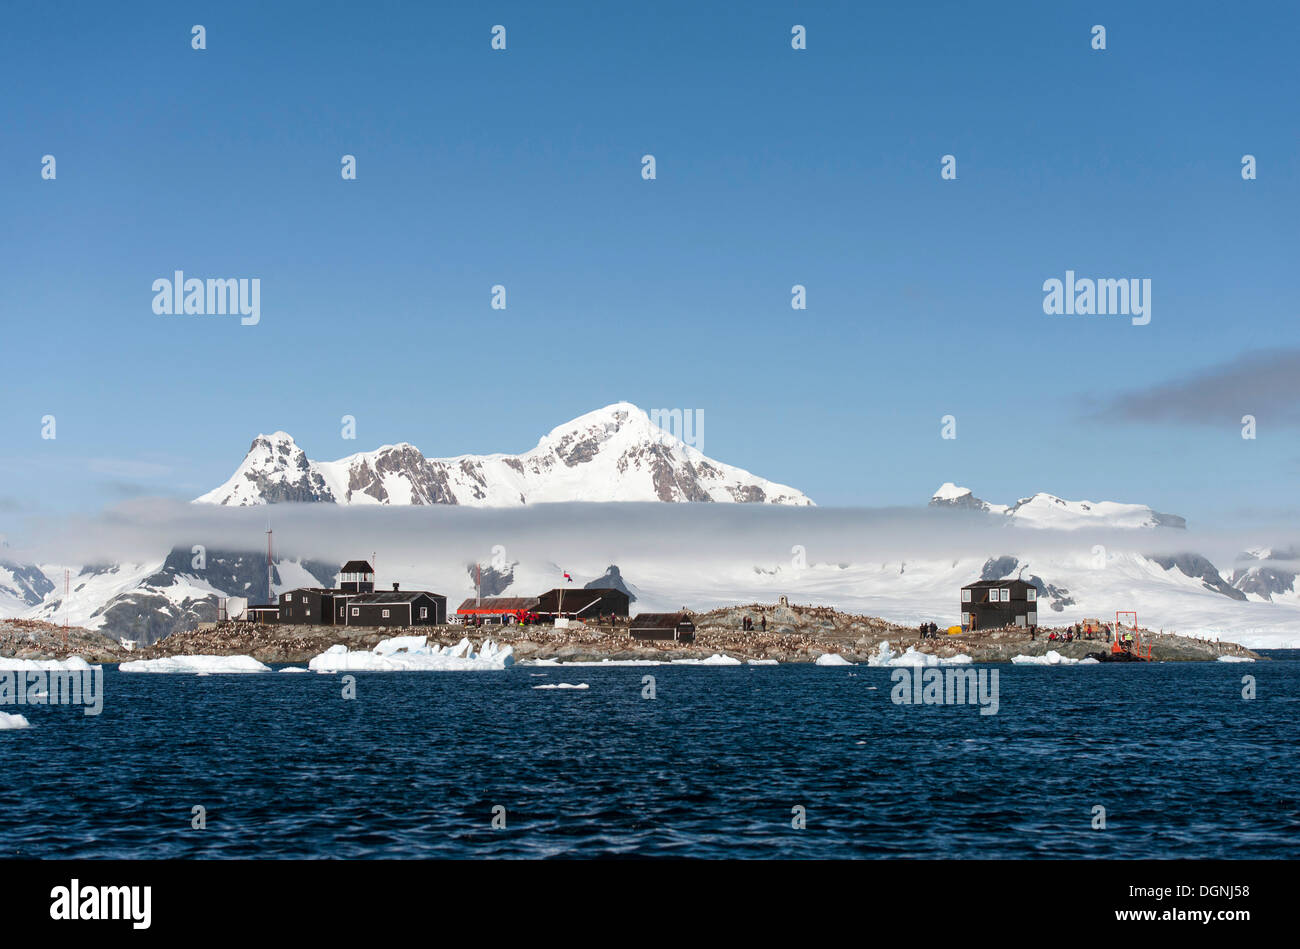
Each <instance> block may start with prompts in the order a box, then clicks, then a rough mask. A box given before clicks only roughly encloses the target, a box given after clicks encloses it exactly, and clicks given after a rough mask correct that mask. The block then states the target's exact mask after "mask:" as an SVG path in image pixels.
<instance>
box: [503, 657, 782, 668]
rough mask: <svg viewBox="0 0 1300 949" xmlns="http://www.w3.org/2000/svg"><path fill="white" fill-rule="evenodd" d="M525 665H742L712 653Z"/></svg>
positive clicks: (772, 661)
mask: <svg viewBox="0 0 1300 949" xmlns="http://www.w3.org/2000/svg"><path fill="white" fill-rule="evenodd" d="M749 661H750V662H751V663H753V664H756V665H767V664H769V663H770V664H772V665H776V660H775V659H757V660H755V659H751V660H749ZM524 664H525V665H530V666H565V667H566V668H567V667H569V666H573V667H578V666H597V667H600V668H605V669H615V668H619V667H622V666H740V665H744V663H742V662H741V661H740V660H739V659H735V658H733V657H731V656H724V655H722V654H721V653H714V654H713V655H712V656H709V658H707V659H601V660H598V661H597V660H589V659H579V660H575V661H573V662H565V661H563V660H561V659H525V660H524Z"/></svg>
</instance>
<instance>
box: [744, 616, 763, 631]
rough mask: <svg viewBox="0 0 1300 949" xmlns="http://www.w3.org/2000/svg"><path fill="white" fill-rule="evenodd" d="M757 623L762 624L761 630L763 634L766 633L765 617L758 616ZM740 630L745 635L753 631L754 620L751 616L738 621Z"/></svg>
mask: <svg viewBox="0 0 1300 949" xmlns="http://www.w3.org/2000/svg"><path fill="white" fill-rule="evenodd" d="M758 621H759V622H760V623H761V624H762V630H763V632H765V633H766V632H767V617H766V616H763V615H760V616H759V617H758ZM740 628H741V630H742V631H744V632H746V633H748V632H752V631H753V629H754V618H753V617H752V616H746V617H744V618H743V619H742V620H741V621H740Z"/></svg>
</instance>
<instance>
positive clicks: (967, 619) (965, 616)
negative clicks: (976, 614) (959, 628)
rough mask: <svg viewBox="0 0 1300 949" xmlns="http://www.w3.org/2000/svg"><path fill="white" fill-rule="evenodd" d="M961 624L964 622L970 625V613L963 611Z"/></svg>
mask: <svg viewBox="0 0 1300 949" xmlns="http://www.w3.org/2000/svg"><path fill="white" fill-rule="evenodd" d="M961 624H962V625H963V626H969V625H970V614H969V613H963V614H961Z"/></svg>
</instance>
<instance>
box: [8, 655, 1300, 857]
mask: <svg viewBox="0 0 1300 949" xmlns="http://www.w3.org/2000/svg"><path fill="white" fill-rule="evenodd" d="M1272 655H1273V656H1274V657H1275V659H1274V661H1271V662H1256V663H1253V664H1247V663H1240V664H1236V663H1232V664H1230V663H1170V664H1155V665H1151V666H1137V665H1100V666H1097V665H1093V666H1082V667H1079V666H1076V667H1057V668H1041V667H1018V666H1010V665H999V666H994V667H988V668H996V669H997V670H998V672H999V693H1000V694H999V709H998V712H997V714H996V715H985V716H981V715H980V714H978V706H969V705H967V706H933V705H931V706H925V705H921V706H916V705H912V706H904V705H895V704H894V703H893V702H891V700H890V694H891V693H890V689H891V681H890V670H888V669H872V668H866V667H854V668H818V667H814V666H803V665H788V666H780V667H775V668H773V667H749V666H741V667H720V668H711V667H672V666H659V667H653V668H646V667H621V668H604V669H597V668H590V667H581V668H577V667H575V668H569V669H564V668H555V667H550V668H545V667H542V668H539V667H528V666H515V667H513V668H511V669H509V670H507V671H504V672H473V673H466V672H445V673H357V674H356V679H357V697H356V699H355V700H344V699H343V698H342V697H341V688H342V686H341V684H340V679H341V677H340V676H338V675H317V674H304V675H288V674H280V673H276V674H272V675H229V676H217V675H213V676H201V677H196V676H189V675H140V674H122V673H119V672H117V671H116V669H115V668H114V667H107V668H106V669H105V686H104V687H105V695H106V699H105V707H104V711H103V714H102V715H100V716H98V717H87V716H85V715H83V714H82V712H81V710H80V709H74V708H30V707H29V708H26V709H13V708H9V709H7V710H8V711H21V712H22V713H23V714H25V715H26V716H27V717H28V718H29V719H30V720H31V722H32V726H33V727H31V728H29V729H23V730H9V731H0V753H2V754H3V756H4V765H3V778H0V785H2V788H0V848H2V851H3V854H4V855H5V856H8V857H36V858H56V857H58V858H84V857H91V858H99V857H119V858H121V857H124V858H137V857H205V858H214V857H215V858H223V857H273V858H274V857H326V858H328V857H336V858H356V857H389V858H392V857H462V858H465V857H468V858H478V857H598V856H600V857H609V856H637V857H708V858H717V857H739V858H813V857H819V858H841V857H863V858H872V857H934V858H947V857H956V858H962V857H970V858H975V857H979V858H1022V857H1030V858H1033V857H1108V858H1148V857H1154V858H1200V857H1227V858H1278V859H1282V858H1285V859H1296V858H1300V802H1298V801H1297V796H1298V795H1300V756H1297V754H1296V749H1295V742H1296V738H1297V735H1300V729H1297V723H1298V721H1300V654H1298V653H1296V652H1294V651H1288V652H1276V653H1273V654H1272ZM543 674H544V675H543ZM647 674H648V675H653V676H655V679H656V697H655V698H654V699H645V698H642V677H643V676H645V675H647ZM1246 675H1250V676H1254V677H1255V680H1256V690H1257V697H1256V698H1254V699H1253V700H1245V699H1243V698H1242V689H1243V685H1242V677H1243V676H1246ZM558 682H570V683H581V682H585V683H587V684H588V685H589V688H588V689H586V690H536V689H534V688H533V687H534V686H536V685H539V684H546V683H558ZM196 805H198V806H202V807H203V808H205V809H206V827H205V828H203V829H194V828H192V826H191V821H192V816H193V810H192V809H193V808H194V807H195V806H196ZM1098 805H1100V806H1102V807H1104V808H1105V811H1106V827H1105V829H1094V827H1093V820H1094V807H1096V806H1098ZM795 807H802V808H804V809H805V812H806V822H807V825H806V827H805V828H803V829H794V828H793V827H792V826H791V822H792V814H793V813H794V811H793V808H795ZM495 808H504V809H505V810H504V820H505V827H504V828H499V829H494V828H493V827H492V819H493V813H494V809H495ZM497 813H498V814H500V813H501V812H500V811H499V810H497Z"/></svg>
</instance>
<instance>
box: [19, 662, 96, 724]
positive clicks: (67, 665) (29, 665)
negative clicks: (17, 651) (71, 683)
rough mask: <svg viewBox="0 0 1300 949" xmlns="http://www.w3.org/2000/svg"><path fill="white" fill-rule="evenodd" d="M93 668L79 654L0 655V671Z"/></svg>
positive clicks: (66, 670) (84, 669)
mask: <svg viewBox="0 0 1300 949" xmlns="http://www.w3.org/2000/svg"><path fill="white" fill-rule="evenodd" d="M95 668H98V667H97V666H92V665H91V664H90V663H88V662H87V661H86V660H85V659H82V658H81V657H80V656H69V657H68V658H67V659H8V658H5V657H4V656H0V671H10V670H12V671H19V670H21V671H26V672H36V671H38V670H43V671H45V672H86V671H88V670H90V669H95ZM19 717H21V716H19Z"/></svg>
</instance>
